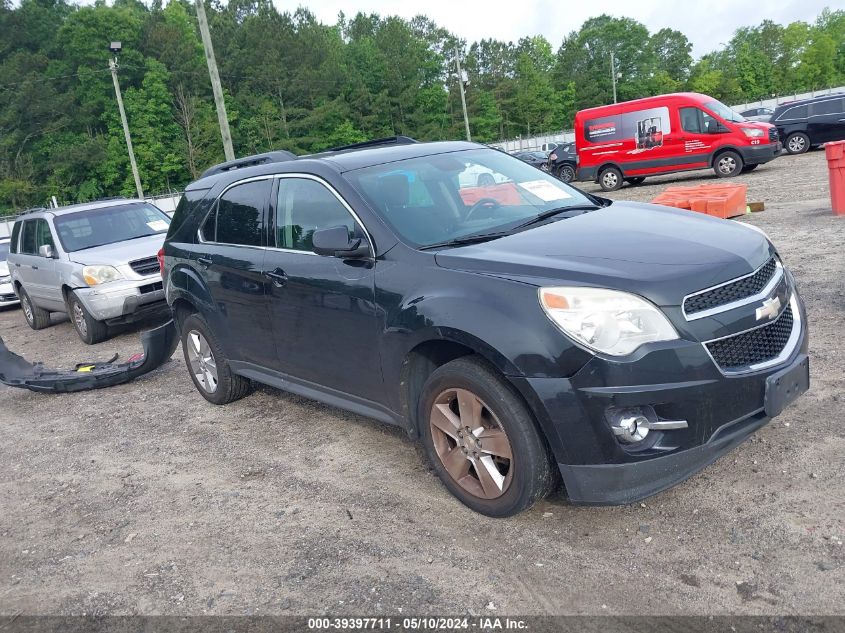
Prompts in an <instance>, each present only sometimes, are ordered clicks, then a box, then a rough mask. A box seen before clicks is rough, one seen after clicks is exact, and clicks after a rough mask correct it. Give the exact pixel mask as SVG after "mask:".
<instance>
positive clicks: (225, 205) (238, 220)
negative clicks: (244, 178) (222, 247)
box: [202, 179, 273, 246]
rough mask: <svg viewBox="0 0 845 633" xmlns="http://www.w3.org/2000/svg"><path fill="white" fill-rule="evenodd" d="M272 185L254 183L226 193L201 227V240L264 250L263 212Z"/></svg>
mask: <svg viewBox="0 0 845 633" xmlns="http://www.w3.org/2000/svg"><path fill="white" fill-rule="evenodd" d="M272 182H273V181H272V180H269V179H267V180H256V181H254V182H246V183H244V184H242V185H236V186H234V187H232V188H231V189H229V190H227V191H226V193H224V194H223V195H222V196H220V199H219V200H218V201H217V208H216V209H215V211H214V213H212V214H211V215H210V216H209V217H208V219H207V220H206V221H205V224H204V225H203V228H202V237H203V239H204V240H206V241H208V242H219V243H221V244H241V245H244V246H264V245H265V242H264V235H265V233H266V226H267V222H266V213H265V210H266V207H267V201H268V200H269V198H270V189H271V187H272Z"/></svg>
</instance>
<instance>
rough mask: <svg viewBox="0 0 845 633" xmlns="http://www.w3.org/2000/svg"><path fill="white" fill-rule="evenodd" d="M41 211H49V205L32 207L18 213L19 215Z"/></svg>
mask: <svg viewBox="0 0 845 633" xmlns="http://www.w3.org/2000/svg"><path fill="white" fill-rule="evenodd" d="M40 211H49V209H48V208H47V207H30V208H29V209H24V210H23V211H21V212H20V213H18V215H17V217H20V216H22V215H26V214H27V213H38V212H40Z"/></svg>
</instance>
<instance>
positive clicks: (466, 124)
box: [455, 47, 472, 141]
mask: <svg viewBox="0 0 845 633" xmlns="http://www.w3.org/2000/svg"><path fill="white" fill-rule="evenodd" d="M455 66H457V67H458V87H459V88H460V89H461V107H463V109H464V127H466V130H467V140H468V141H472V137H471V136H470V133H469V115H468V114H467V98H466V95H465V94H464V74H463V72H461V54H460V53H459V52H458V48H457V47H455Z"/></svg>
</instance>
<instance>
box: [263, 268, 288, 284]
mask: <svg viewBox="0 0 845 633" xmlns="http://www.w3.org/2000/svg"><path fill="white" fill-rule="evenodd" d="M264 276H265V277H267V278H268V279H270V280H272V282H273V285H274V286H276V287H277V288H281V287H282V286H284V285H285V283H286V282H287V280H288V276H287V274H285V271H284V270H282V269H281V268H276V269H275V270H268V271H265V272H264Z"/></svg>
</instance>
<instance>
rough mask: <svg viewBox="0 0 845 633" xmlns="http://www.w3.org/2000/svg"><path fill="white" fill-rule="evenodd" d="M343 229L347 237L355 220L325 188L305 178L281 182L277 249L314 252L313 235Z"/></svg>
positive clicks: (352, 230)
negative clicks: (316, 232)
mask: <svg viewBox="0 0 845 633" xmlns="http://www.w3.org/2000/svg"><path fill="white" fill-rule="evenodd" d="M336 226H345V227H346V230H347V231H348V232H349V235H350V237H352V236H353V235H354V233H355V220H354V219H353V217H352V215H351V214H350V213H349V211H348V210H347V208H346V207H345V206H343V204H342V203H341V202H340V200H338V199H337V196H335V195H334V194H333V193H332V192H331V191H329V190H328V189H327V188H326V187H325V186H324V185H322V184H320V183H319V182H316V181H314V180H309V179H306V178H281V179H280V180H279V198H278V204H277V205H276V246H278V247H279V248H288V249H292V250H296V251H308V252H311V251H313V249H314V245H313V239H314V231H319V230H320V229H330V228H333V227H336Z"/></svg>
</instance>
